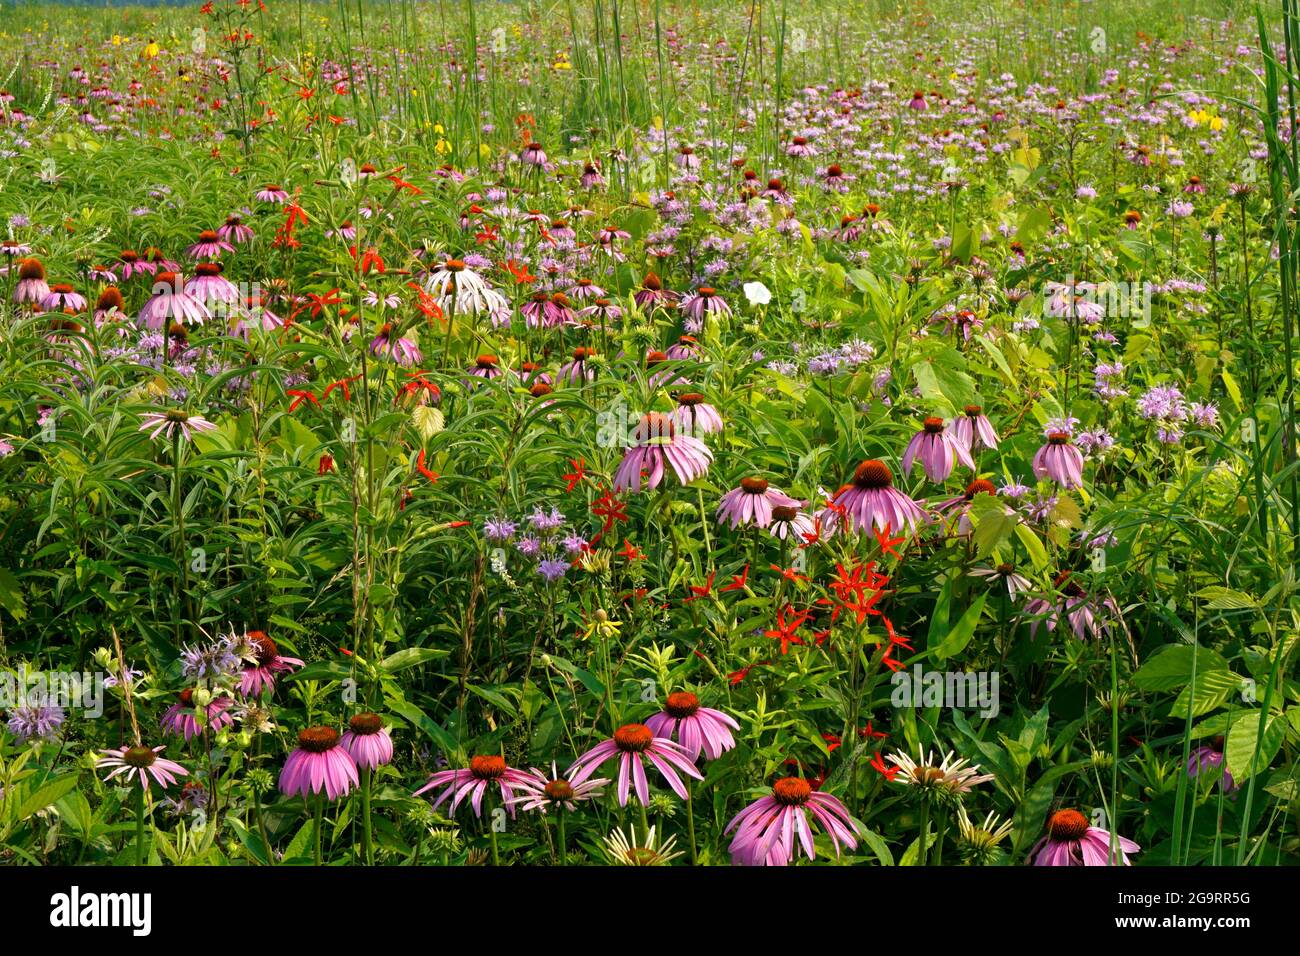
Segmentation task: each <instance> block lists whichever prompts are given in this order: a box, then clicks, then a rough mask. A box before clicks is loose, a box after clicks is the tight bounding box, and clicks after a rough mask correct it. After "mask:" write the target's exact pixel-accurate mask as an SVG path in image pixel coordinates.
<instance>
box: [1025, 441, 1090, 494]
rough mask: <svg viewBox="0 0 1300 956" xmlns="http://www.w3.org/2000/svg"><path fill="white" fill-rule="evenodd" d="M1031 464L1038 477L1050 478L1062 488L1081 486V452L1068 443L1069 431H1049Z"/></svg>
mask: <svg viewBox="0 0 1300 956" xmlns="http://www.w3.org/2000/svg"><path fill="white" fill-rule="evenodd" d="M1033 466H1034V475H1035V476H1037V477H1038V478H1050V479H1051V480H1052V481H1054V482H1056V483H1057V484H1058V485H1060V486H1061V487H1063V488H1082V487H1083V453H1082V452H1081V451H1079V449H1077V448H1075V447H1074V445H1072V444H1070V433H1069V432H1066V431H1049V432H1048V433H1047V442H1046V443H1045V444H1044V445H1043V446H1042V447H1041V448H1039V449H1038V451H1037V452H1036V453H1035V454H1034V462H1033Z"/></svg>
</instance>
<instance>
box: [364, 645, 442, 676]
mask: <svg viewBox="0 0 1300 956" xmlns="http://www.w3.org/2000/svg"><path fill="white" fill-rule="evenodd" d="M449 653H450V652H449V651H447V650H446V649H445V648H440V647H406V648H403V649H402V650H400V651H398V652H397V653H396V654H390V655H389V656H388V657H385V658H384V660H383V663H381V664H380V665H379V666H380V667H382V668H383V669H384V670H386V671H388V673H390V674H395V673H397V672H398V671H404V670H406V669H407V668H408V667H415V666H417V665H419V664H424V663H427V662H428V661H432V660H437V659H438V658H439V657H446V656H447V655H448V654H449Z"/></svg>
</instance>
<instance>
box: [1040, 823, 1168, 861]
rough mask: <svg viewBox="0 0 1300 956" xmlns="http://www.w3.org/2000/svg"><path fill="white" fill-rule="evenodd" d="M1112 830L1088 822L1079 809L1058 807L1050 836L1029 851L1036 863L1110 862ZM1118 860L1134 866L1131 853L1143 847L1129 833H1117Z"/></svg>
mask: <svg viewBox="0 0 1300 956" xmlns="http://www.w3.org/2000/svg"><path fill="white" fill-rule="evenodd" d="M1110 838H1111V834H1110V831H1109V830H1103V829H1102V828H1101V827H1094V826H1089V825H1088V818H1087V817H1085V816H1084V815H1083V814H1082V813H1080V812H1079V811H1078V810H1057V811H1056V812H1055V813H1053V814H1052V815H1051V817H1050V818H1049V819H1048V821H1047V836H1045V837H1043V838H1042V839H1041V840H1039V841H1038V842H1037V843H1036V844H1034V848H1033V849H1032V850H1030V851H1029V855H1030V857H1031V858H1032V859H1033V861H1034V865H1035V866H1109V865H1110ZM1116 842H1117V843H1118V844H1119V861H1120V863H1121V864H1122V865H1124V866H1131V865H1132V864H1130V863H1129V859H1128V854H1130V853H1137V852H1138V851H1139V850H1141V849H1142V848H1141V847H1140V846H1138V845H1137V844H1136V843H1134V842H1133V841H1132V840H1130V839H1128V838H1127V837H1118V838H1117V841H1116Z"/></svg>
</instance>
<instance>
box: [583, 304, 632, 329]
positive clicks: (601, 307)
mask: <svg viewBox="0 0 1300 956" xmlns="http://www.w3.org/2000/svg"><path fill="white" fill-rule="evenodd" d="M622 317H623V307H622V306H620V305H616V304H615V303H613V302H611V301H610V300H609V299H594V300H592V303H591V305H589V306H587V307H586V308H585V309H582V310H581V311H579V312H578V319H580V320H583V321H585V322H589V323H591V324H593V325H596V326H603V325H606V324H609V323H613V322H617V321H618V320H619V319H621V318H622Z"/></svg>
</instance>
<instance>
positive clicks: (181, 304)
mask: <svg viewBox="0 0 1300 956" xmlns="http://www.w3.org/2000/svg"><path fill="white" fill-rule="evenodd" d="M210 318H212V313H211V312H209V311H208V307H207V306H206V305H204V304H203V303H202V302H201V301H200V300H198V299H196V298H195V297H194V296H192V295H190V294H189V293H188V292H186V291H185V287H184V284H183V282H182V281H181V277H180V276H179V275H178V274H177V273H175V272H160V273H158V275H157V278H156V279H155V281H154V284H153V295H152V296H151V297H150V298H149V301H148V302H146V303H145V304H144V306H143V308H141V309H140V321H141V322H142V323H144V327H145V328H147V329H161V328H164V327H165V326H166V325H167V323H168V321H169V320H171V319H175V320H176V321H177V322H179V323H181V324H182V325H184V324H192V325H202V324H203V323H204V322H206V321H207V320H208V319H210Z"/></svg>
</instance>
